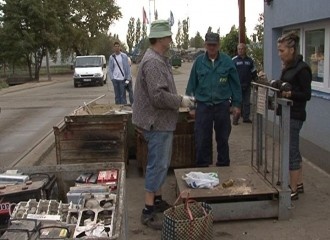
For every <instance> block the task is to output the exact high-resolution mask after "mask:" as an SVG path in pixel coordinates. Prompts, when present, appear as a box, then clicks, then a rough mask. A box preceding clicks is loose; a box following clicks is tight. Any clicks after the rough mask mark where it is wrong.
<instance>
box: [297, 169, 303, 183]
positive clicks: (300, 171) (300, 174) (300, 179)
mask: <svg viewBox="0 0 330 240" xmlns="http://www.w3.org/2000/svg"><path fill="white" fill-rule="evenodd" d="M302 183H303V173H302V167H300V169H299V178H298V182H297V184H302Z"/></svg>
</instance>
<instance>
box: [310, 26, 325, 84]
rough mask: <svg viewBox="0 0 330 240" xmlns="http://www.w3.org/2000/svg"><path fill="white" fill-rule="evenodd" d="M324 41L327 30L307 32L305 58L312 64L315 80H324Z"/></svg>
mask: <svg viewBox="0 0 330 240" xmlns="http://www.w3.org/2000/svg"><path fill="white" fill-rule="evenodd" d="M324 42H325V30H324V29H317V30H311V31H306V32H305V60H306V62H307V63H308V64H309V65H310V66H311V69H312V74H313V81H314V82H319V83H323V82H324Z"/></svg>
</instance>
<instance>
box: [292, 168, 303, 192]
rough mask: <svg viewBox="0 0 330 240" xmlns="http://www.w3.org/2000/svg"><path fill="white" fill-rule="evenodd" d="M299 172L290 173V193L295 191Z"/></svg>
mask: <svg viewBox="0 0 330 240" xmlns="http://www.w3.org/2000/svg"><path fill="white" fill-rule="evenodd" d="M300 172H301V171H300V169H298V170H293V171H290V187H291V190H292V192H296V191H297V184H298V179H299V175H300Z"/></svg>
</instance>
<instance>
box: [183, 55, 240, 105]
mask: <svg viewBox="0 0 330 240" xmlns="http://www.w3.org/2000/svg"><path fill="white" fill-rule="evenodd" d="M186 95H188V96H194V97H195V99H196V100H197V101H199V102H203V103H205V104H207V105H214V104H218V103H221V102H224V101H227V100H231V102H232V106H235V107H240V106H241V101H242V92H241V85H240V81H239V76H238V72H237V69H236V67H235V65H234V63H233V61H232V59H231V58H230V57H229V56H228V55H226V54H224V53H221V52H219V54H218V57H217V59H215V61H214V63H212V61H211V60H210V59H209V57H208V55H207V53H206V54H203V55H201V56H199V57H197V59H196V60H195V62H194V64H193V67H192V69H191V72H190V77H189V81H188V85H187V89H186Z"/></svg>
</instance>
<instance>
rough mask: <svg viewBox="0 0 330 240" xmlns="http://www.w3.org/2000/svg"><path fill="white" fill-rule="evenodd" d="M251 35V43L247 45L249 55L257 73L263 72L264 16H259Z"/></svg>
mask: <svg viewBox="0 0 330 240" xmlns="http://www.w3.org/2000/svg"><path fill="white" fill-rule="evenodd" d="M254 30H255V31H256V33H253V34H252V35H251V38H252V41H251V43H250V44H249V55H250V57H251V58H252V59H253V61H254V63H255V66H256V68H257V69H258V71H260V70H263V65H264V56H263V53H264V15H263V14H262V13H261V14H259V19H258V24H257V25H256V26H255V28H254Z"/></svg>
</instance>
